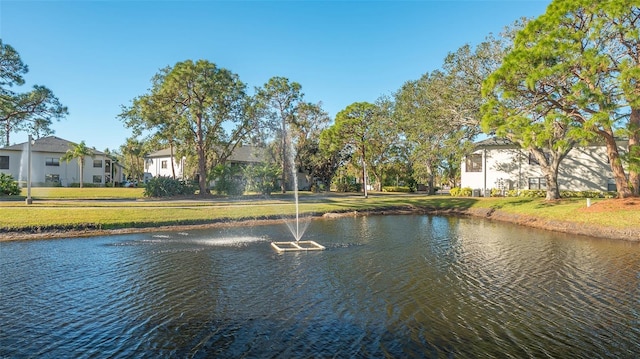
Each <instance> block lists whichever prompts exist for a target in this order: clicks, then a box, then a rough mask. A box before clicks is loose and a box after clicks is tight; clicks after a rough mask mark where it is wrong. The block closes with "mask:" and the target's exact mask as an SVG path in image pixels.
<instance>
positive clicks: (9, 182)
mask: <svg viewBox="0 0 640 359" xmlns="http://www.w3.org/2000/svg"><path fill="white" fill-rule="evenodd" d="M19 194H20V186H18V182H16V181H15V180H14V179H13V176H11V175H8V174H5V173H0V195H2V196H17V195H19Z"/></svg>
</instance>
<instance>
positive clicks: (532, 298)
mask: <svg viewBox="0 0 640 359" xmlns="http://www.w3.org/2000/svg"><path fill="white" fill-rule="evenodd" d="M291 238H292V237H291V234H290V233H289V231H288V229H287V227H286V226H285V225H284V224H282V225H264V226H254V227H237V228H227V229H211V230H197V231H196V230H194V231H188V232H158V233H140V234H128V235H118V236H105V237H93V238H75V239H60V240H46V241H19V242H5V243H0V274H1V275H0V357H1V358H25V357H38V358H62V357H77V358H107V357H108V358H117V357H122V358H125V357H136V358H140V357H147V358H162V357H165V358H169V357H171V358H185V357H189V358H191V357H195V358H205V357H219V358H237V357H252V358H253V357H259V358H262V357H281V358H310V357H338V358H342V357H355V358H372V357H378V358H379V357H396V358H406V357H420V358H422V357H516V358H521V357H589V358H610V357H620V358H632V357H637V356H638V355H639V354H640V245H639V244H638V243H630V242H624V241H609V240H600V239H590V238H586V237H575V236H569V235H564V234H557V233H551V232H545V231H539V230H534V229H527V228H522V227H517V226H514V225H508V224H501V223H495V222H489V221H483V220H481V219H473V218H451V217H439V216H427V215H394V216H365V217H349V218H341V219H331V220H315V221H313V222H311V225H310V227H309V228H308V230H307V231H306V233H305V235H304V238H303V239H305V240H314V241H316V242H318V243H320V244H322V245H324V246H326V247H327V249H326V250H325V251H318V252H288V253H282V254H279V253H277V252H276V251H274V250H273V248H272V247H271V246H270V242H271V241H282V240H290V239H291Z"/></svg>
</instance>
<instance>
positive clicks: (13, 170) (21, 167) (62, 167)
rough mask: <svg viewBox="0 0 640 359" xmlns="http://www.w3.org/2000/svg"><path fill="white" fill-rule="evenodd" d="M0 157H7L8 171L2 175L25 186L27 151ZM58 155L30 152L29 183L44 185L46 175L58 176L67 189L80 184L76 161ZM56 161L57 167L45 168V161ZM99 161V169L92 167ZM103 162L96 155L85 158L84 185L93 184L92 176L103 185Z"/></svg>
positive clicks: (4, 152)
mask: <svg viewBox="0 0 640 359" xmlns="http://www.w3.org/2000/svg"><path fill="white" fill-rule="evenodd" d="M0 155H2V156H7V155H8V156H9V169H8V170H0V172H2V173H6V174H10V175H11V176H13V178H14V179H16V180H18V181H21V185H25V184H24V183H22V182H26V181H27V176H28V172H27V167H28V166H27V163H28V153H27V151H22V152H18V151H3V152H2V153H1V154H0ZM60 157H61V155H60V153H48V152H32V153H31V183H32V184H40V183H44V182H45V180H46V177H47V175H58V176H59V177H60V182H61V184H62V186H65V187H68V186H69V185H71V184H72V183H80V168H79V165H78V160H77V159H74V160H71V161H69V162H68V163H67V162H66V161H61V160H60ZM52 158H53V159H58V166H47V165H46V162H47V159H52ZM94 159H95V160H100V161H101V167H93V161H94ZM105 160H106V156H104V155H98V156H95V157H93V158H92V157H91V156H86V157H85V162H84V168H83V172H84V183H94V182H93V176H94V175H96V176H100V182H99V183H97V184H101V185H104V183H105V172H104V171H105Z"/></svg>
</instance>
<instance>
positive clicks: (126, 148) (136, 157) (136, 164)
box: [120, 137, 147, 180]
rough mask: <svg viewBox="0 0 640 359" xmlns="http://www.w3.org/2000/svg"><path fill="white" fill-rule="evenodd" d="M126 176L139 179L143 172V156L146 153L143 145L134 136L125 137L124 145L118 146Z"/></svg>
mask: <svg viewBox="0 0 640 359" xmlns="http://www.w3.org/2000/svg"><path fill="white" fill-rule="evenodd" d="M120 153H122V157H123V160H124V161H123V164H124V168H125V169H126V178H127V179H130V180H141V179H142V178H143V173H144V156H145V155H146V154H147V151H146V150H145V145H144V144H143V143H142V142H141V141H139V140H137V139H136V138H135V137H129V138H127V141H126V142H125V144H124V145H122V146H120Z"/></svg>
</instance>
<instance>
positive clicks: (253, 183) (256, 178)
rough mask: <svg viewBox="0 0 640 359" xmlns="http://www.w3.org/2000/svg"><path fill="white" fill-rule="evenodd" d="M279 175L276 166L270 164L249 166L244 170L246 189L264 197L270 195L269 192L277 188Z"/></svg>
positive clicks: (279, 171) (279, 172) (278, 169)
mask: <svg viewBox="0 0 640 359" xmlns="http://www.w3.org/2000/svg"><path fill="white" fill-rule="evenodd" d="M281 173H282V172H281V170H280V168H279V167H278V166H276V165H274V164H270V163H262V164H254V165H250V166H248V167H247V168H245V170H244V176H245V178H246V179H247V182H248V185H247V187H248V188H249V189H250V190H254V191H256V192H260V193H261V194H263V195H265V196H269V195H271V192H273V191H274V190H275V189H276V188H277V185H278V176H279V175H280V174H281Z"/></svg>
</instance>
